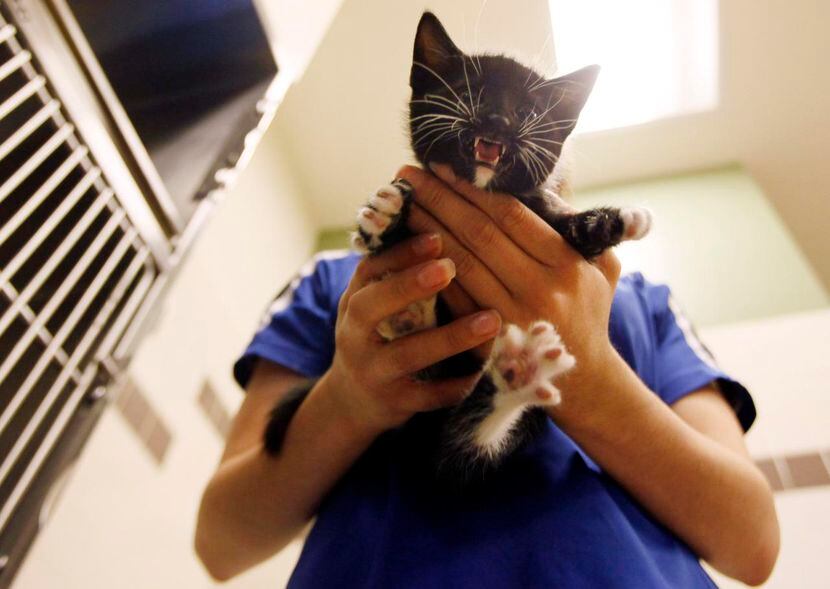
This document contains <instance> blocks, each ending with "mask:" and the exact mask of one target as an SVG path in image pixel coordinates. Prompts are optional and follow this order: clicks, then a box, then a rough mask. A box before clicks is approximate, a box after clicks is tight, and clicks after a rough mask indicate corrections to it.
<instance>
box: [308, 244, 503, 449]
mask: <svg viewBox="0 0 830 589" xmlns="http://www.w3.org/2000/svg"><path fill="white" fill-rule="evenodd" d="M441 249H442V242H441V238H440V236H437V235H434V234H433V235H421V236H419V237H416V238H414V239H411V240H408V241H406V242H403V243H401V244H398V245H396V246H395V247H393V248H391V249H390V250H388V251H386V252H383V253H381V254H379V255H376V256H370V257H367V258H364V259H363V260H362V261H361V262H360V264H358V266H357V269H356V270H355V273H354V276H353V277H352V280H351V282H350V283H349V286H348V288H347V289H346V291H345V292H344V293H343V296H342V297H341V299H340V304H339V306H338V317H337V325H336V327H335V343H336V345H335V354H334V359H333V361H332V365H331V367H330V368H329V370H328V371H327V372H326V374H325V375H324V376H323V378H322V379H321V382H324V383H326V385H327V386H328V387H330V388H331V390H332V391H333V392H335V394H334V395H332V397H336V401H337V402H338V403H340V404H341V411H343V412H344V414H345V415H350V416H352V417H353V418H354V421H355V422H356V423H357V424H358V425H359V426H361V427H367V428H369V429H371V430H372V431H374V432H376V433H380V432H382V431H385V430H387V429H390V428H393V427H396V426H398V425H401V424H403V423H404V422H405V421H406V420H408V419H409V418H410V417H411V416H412V415H413V414H415V413H418V412H421V411H430V410H433V409H438V408H441V407H446V406H451V405H454V404H456V403H458V402H460V401H461V400H462V399H463V398H464V396H466V394H467V393H468V392H469V391H470V389H471V387H472V385H473V384H475V382H476V380H477V379H478V375H473V376H471V377H464V378H457V379H449V380H444V381H435V382H424V381H417V380H415V379H414V378H413V377H412V374H413V373H415V372H417V371H418V370H420V369H422V368H426V367H427V366H431V365H432V364H435V363H436V362H439V361H440V360H443V359H445V358H448V357H450V356H453V355H455V354H458V353H460V352H462V351H464V350H469V349H471V348H474V347H476V346H478V345H480V344H481V343H482V342H485V341H487V340H490V339H492V338H493V337H495V335H496V334H498V332H499V329H500V327H501V321H500V319H499V316H498V313H496V312H494V311H483V312H480V313H476V314H474V315H472V316H466V317H462V318H460V319H456V320H455V321H453V322H452V323H450V324H448V325H444V326H441V327H437V328H433V329H426V330H423V331H420V332H417V333H413V334H410V335H407V336H404V337H401V338H399V339H396V340H393V341H390V342H386V341H384V340H383V339H382V338H381V337H380V336H379V335H378V333H377V331H376V328H377V325H378V323H380V322H381V321H382V320H383V319H385V318H387V317H389V316H391V315H393V314H395V313H397V312H399V311H401V310H403V309H405V308H406V307H407V306H408V305H409V304H410V303H413V302H416V301H420V300H423V299H427V298H429V297H431V296H432V295H434V294H435V293H437V292H438V291H439V290H441V289H442V288H444V287H445V286H447V284H449V282H450V281H451V280H452V279H453V277H454V276H455V268H454V265H453V263H452V262H451V261H450V260H448V259H446V258H443V259H436V258H437V257H438V256H439V255H440V254H441Z"/></svg>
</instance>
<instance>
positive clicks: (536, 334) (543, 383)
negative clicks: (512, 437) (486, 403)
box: [490, 321, 576, 405]
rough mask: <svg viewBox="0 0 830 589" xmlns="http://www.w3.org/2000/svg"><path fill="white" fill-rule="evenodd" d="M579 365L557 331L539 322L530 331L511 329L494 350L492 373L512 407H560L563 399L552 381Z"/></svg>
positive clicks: (547, 324) (496, 344) (546, 323)
mask: <svg viewBox="0 0 830 589" xmlns="http://www.w3.org/2000/svg"><path fill="white" fill-rule="evenodd" d="M575 364H576V359H575V358H574V357H573V356H571V354H569V353H568V351H567V350H566V349H565V345H564V344H563V343H562V338H560V337H559V334H558V333H557V332H556V328H555V327H554V326H553V325H551V324H550V323H548V322H547V321H537V322H535V323H534V324H533V325H531V326H530V328H529V329H528V330H527V331H523V330H522V329H521V328H519V327H518V326H516V325H509V326H507V329H506V330H505V331H504V333H503V334H502V335H501V336H499V337H498V338H497V339H496V342H495V345H494V347H493V354H492V357H491V364H490V372H491V374H492V376H493V379H494V381H495V383H496V386H497V387H498V389H499V391H500V392H501V393H503V394H504V395H505V397H507V398H508V399H509V402H511V403H512V404H527V405H556V404H558V403H559V401H560V398H561V397H560V394H559V390H558V389H557V388H556V387H554V386H553V383H552V382H551V381H552V380H553V379H554V378H556V377H557V376H559V375H560V374H563V373H565V372H567V371H568V370H570V369H571V368H573V367H574V365H575Z"/></svg>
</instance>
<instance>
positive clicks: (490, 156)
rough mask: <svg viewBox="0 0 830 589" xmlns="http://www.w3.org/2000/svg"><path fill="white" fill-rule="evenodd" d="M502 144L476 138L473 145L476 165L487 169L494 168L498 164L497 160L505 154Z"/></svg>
mask: <svg viewBox="0 0 830 589" xmlns="http://www.w3.org/2000/svg"><path fill="white" fill-rule="evenodd" d="M505 149H506V147H505V145H504V143H500V142H498V141H493V140H491V139H486V138H484V137H476V139H475V143H473V151H474V153H475V158H476V163H477V164H481V165H483V166H487V167H488V168H495V167H496V165H498V163H499V159H500V158H501V156H503V155H504V152H505Z"/></svg>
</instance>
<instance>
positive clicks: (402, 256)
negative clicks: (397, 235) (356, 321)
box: [354, 233, 441, 288]
mask: <svg viewBox="0 0 830 589" xmlns="http://www.w3.org/2000/svg"><path fill="white" fill-rule="evenodd" d="M440 253H441V236H440V235H438V234H435V233H427V234H425V235H418V236H416V237H413V238H411V239H407V240H406V241H404V242H401V243H399V244H397V245H395V246H393V247H391V248H389V249H388V250H385V251H384V252H383V253H380V254H377V255H375V256H367V257H365V258H363V260H361V261H360V263H359V264H358V265H357V268H356V269H355V274H354V276H355V279H356V280H357V287H358V288H362V287H363V286H365V285H366V284H368V283H370V282H373V281H375V280H379V279H380V278H383V276H384V275H385V274H386V273H388V272H398V271H400V270H403V269H404V268H410V267H412V266H414V265H415V264H419V263H421V262H426V261H427V260H431V259H434V258H435V257H437V256H438V254H440Z"/></svg>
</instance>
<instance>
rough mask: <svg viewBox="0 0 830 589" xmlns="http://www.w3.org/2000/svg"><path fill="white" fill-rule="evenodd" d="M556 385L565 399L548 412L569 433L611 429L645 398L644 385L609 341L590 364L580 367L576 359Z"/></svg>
mask: <svg viewBox="0 0 830 589" xmlns="http://www.w3.org/2000/svg"><path fill="white" fill-rule="evenodd" d="M556 385H557V387H559V388H560V390H561V391H562V402H561V403H560V404H559V405H556V406H555V407H551V408H550V410H549V411H548V414H549V415H550V417H551V418H552V419H553V420H554V421H555V422H556V423H557V425H559V426H560V427H562V428H563V429H564V430H565V431H567V432H568V433H572V432H573V433H575V432H576V430H580V431H582V432H584V433H589V434H590V433H591V432H593V433H596V432H603V431H608V428H609V426H610V425H613V424H614V423H618V422H620V421H621V420H623V419H625V415H626V412H627V411H631V410H637V407H638V404H637V401H638V400H643V399H644V397H643V395H642V391H643V390H644V389H645V385H643V383H642V381H640V379H639V377H638V376H637V375H636V373H635V372H634V371H633V370H632V369H631V367H630V366H628V364H627V363H626V362H625V360H624V359H623V358H622V356H620V355H619V353H618V352H617V351H616V350H615V349H614V348H613V347H612V346H611V345H610V344H609V345H608V349H607V350H603V351H602V352H601V353H599V354H597V355H596V357H595V359H594V360H593V361H592V362H591V363H590V364H588V363H585V362H584V363H583V365H582V366H581V367H580V364H579V359H577V366H576V367H575V368H574V370H573V371H571V372H569V373H566V374H565V375H563V376H562V377H561V379H560V380H559V381H557V382H556Z"/></svg>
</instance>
